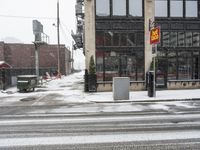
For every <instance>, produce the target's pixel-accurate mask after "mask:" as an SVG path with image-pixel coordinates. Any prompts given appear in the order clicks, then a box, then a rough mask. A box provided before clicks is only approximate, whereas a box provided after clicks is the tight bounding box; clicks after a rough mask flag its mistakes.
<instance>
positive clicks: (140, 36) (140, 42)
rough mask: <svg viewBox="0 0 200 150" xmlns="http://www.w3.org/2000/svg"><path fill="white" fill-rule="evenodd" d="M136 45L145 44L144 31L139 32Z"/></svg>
mask: <svg viewBox="0 0 200 150" xmlns="http://www.w3.org/2000/svg"><path fill="white" fill-rule="evenodd" d="M136 45H137V46H144V33H143V32H138V33H137V38H136Z"/></svg>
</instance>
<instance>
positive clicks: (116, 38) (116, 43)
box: [113, 33, 120, 46]
mask: <svg viewBox="0 0 200 150" xmlns="http://www.w3.org/2000/svg"><path fill="white" fill-rule="evenodd" d="M119 41H120V34H119V33H114V34H113V46H119Z"/></svg>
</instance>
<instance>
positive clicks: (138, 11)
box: [129, 0, 142, 16]
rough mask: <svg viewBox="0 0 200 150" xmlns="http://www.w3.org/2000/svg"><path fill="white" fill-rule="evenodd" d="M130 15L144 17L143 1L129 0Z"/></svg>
mask: <svg viewBox="0 0 200 150" xmlns="http://www.w3.org/2000/svg"><path fill="white" fill-rule="evenodd" d="M129 15H131V16H142V0H129Z"/></svg>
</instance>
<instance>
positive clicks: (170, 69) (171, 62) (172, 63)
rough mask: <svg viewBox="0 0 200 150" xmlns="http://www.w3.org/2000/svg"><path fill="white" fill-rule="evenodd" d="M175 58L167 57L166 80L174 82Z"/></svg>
mask: <svg viewBox="0 0 200 150" xmlns="http://www.w3.org/2000/svg"><path fill="white" fill-rule="evenodd" d="M176 65H177V62H176V57H168V80H176V72H177V71H176V68H177V66H176Z"/></svg>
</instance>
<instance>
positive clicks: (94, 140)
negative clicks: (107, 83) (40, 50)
mask: <svg viewBox="0 0 200 150" xmlns="http://www.w3.org/2000/svg"><path fill="white" fill-rule="evenodd" d="M136 108H138V109H136ZM139 108H140V109H139ZM199 110H200V101H186V102H184V101H183V102H164V103H163V102H154V103H147V102H145V103H144V102H143V103H107V104H106V103H100V104H98V103H90V104H69V105H65V106H59V105H57V106H56V105H55V106H54V105H51V106H18V107H16V106H9V107H3V106H2V107H1V108H0V149H3V150H23V149H26V150H27V149H28V150H29V149H30V150H32V149H36V150H45V149H46V150H56V149H69V150H77V149H80V150H112V149H113V150H114V149H115V150H116V149H120V150H121V149H123V150H132V149H141V150H151V149H154V150H155V149H158V150H160V149H162V150H165V149H166V150H168V149H172V150H173V149H174V150H188V149H192V150H195V149H196V150H197V149H199V148H200V126H199V124H200V113H199Z"/></svg>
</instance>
